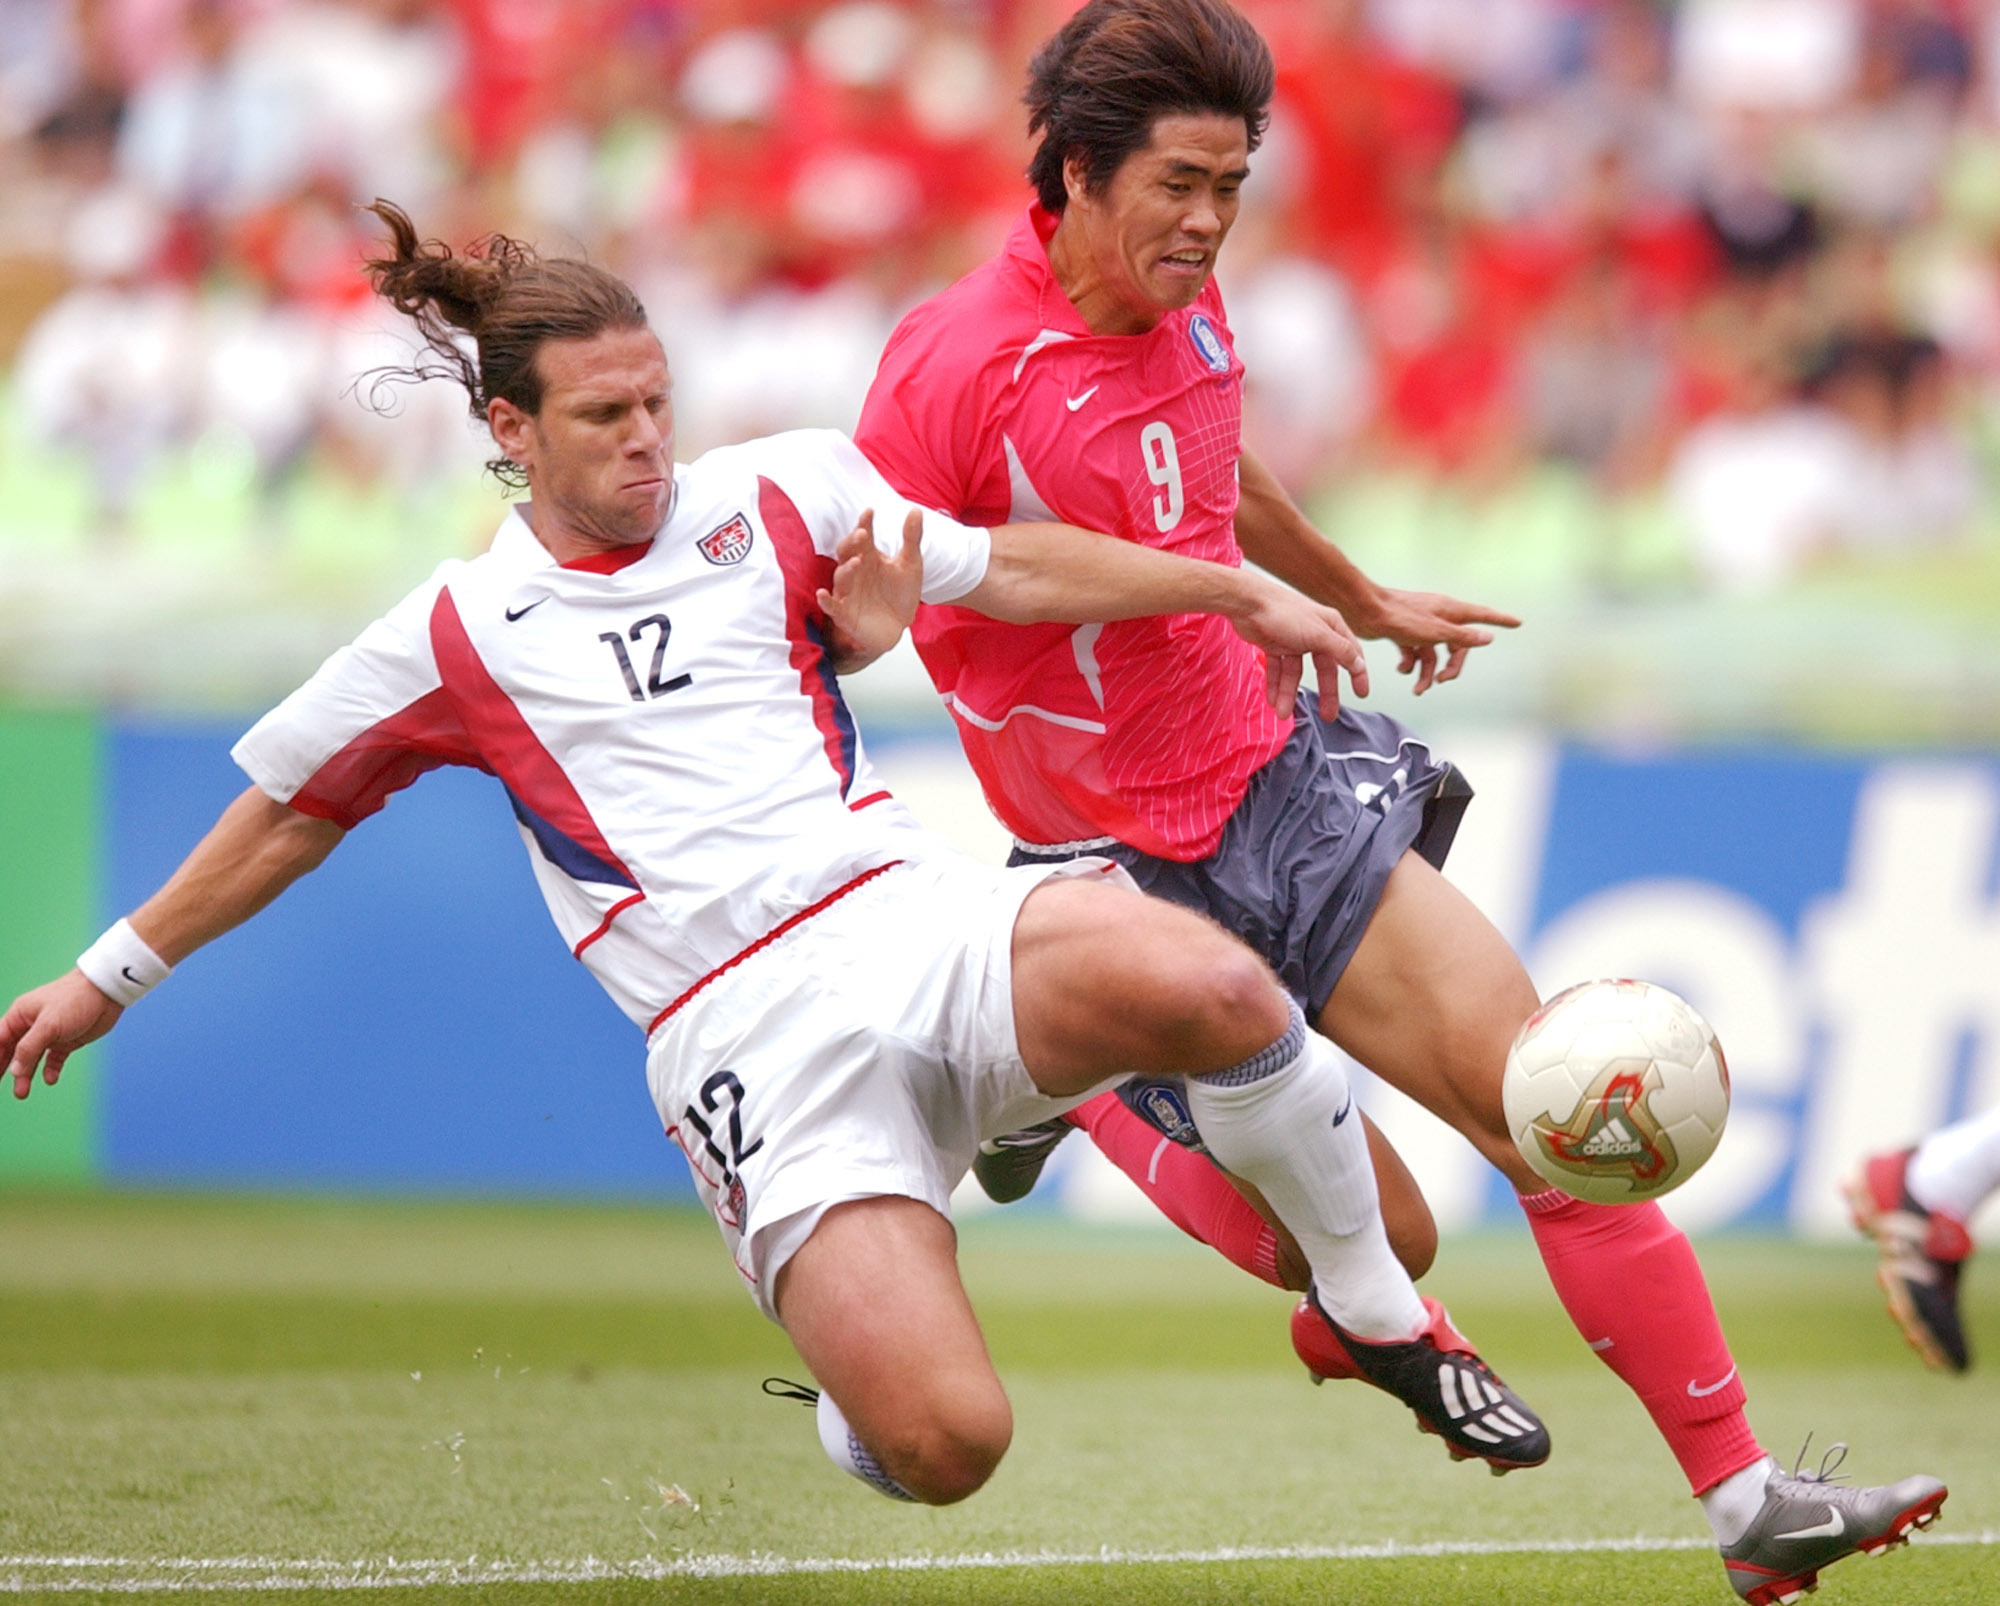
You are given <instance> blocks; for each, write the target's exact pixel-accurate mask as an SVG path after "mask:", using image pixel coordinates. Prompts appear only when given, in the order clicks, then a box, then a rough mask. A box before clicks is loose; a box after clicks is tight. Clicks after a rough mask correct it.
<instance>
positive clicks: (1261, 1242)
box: [1069, 1093, 1284, 1288]
mask: <svg viewBox="0 0 2000 1606" xmlns="http://www.w3.org/2000/svg"><path fill="white" fill-rule="evenodd" d="M1069 1120H1070V1121H1071V1123H1072V1124H1074V1125H1076V1126H1080V1127H1082V1128H1083V1130H1084V1131H1086V1132H1088V1133H1089V1134H1090V1140H1091V1142H1093V1143H1095V1144H1096V1145H1097V1146H1098V1148H1100V1149H1102V1150H1103V1151H1104V1154H1105V1156H1106V1158H1108V1159H1109V1160H1110V1161H1111V1163H1112V1164H1113V1165H1115V1166H1116V1167H1118V1169H1119V1170H1120V1171H1123V1172H1124V1173H1125V1175H1126V1176H1128V1177H1130V1178H1131V1179H1132V1180H1133V1181H1134V1182H1136V1183H1137V1184H1138V1185H1139V1189H1140V1191H1141V1192H1142V1193H1144V1194H1145V1195H1146V1197H1147V1198H1148V1199H1150V1200H1152V1201H1153V1203H1154V1204H1155V1205H1157V1206H1158V1207H1159V1209H1160V1213H1161V1214H1162V1215H1164V1216H1165V1217H1166V1218H1167V1220H1169V1221H1171V1222H1172V1223H1173V1224H1174V1225H1175V1226H1176V1227H1178V1228H1180V1230H1181V1231H1182V1232H1184V1233H1186V1234H1187V1235H1188V1236H1189V1237H1190V1238H1198V1239H1200V1240H1201V1241H1202V1242H1203V1243H1205V1244H1207V1245H1208V1246H1209V1247H1210V1248H1212V1249H1215V1250H1217V1251H1219V1252H1220V1253H1221V1254H1223V1255H1224V1256H1226V1257H1227V1258H1228V1259H1230V1260H1232V1261H1234V1262H1235V1263H1236V1264H1237V1265H1239V1266H1241V1267H1242V1268H1243V1269H1244V1270H1245V1271H1247V1272H1249V1273H1250V1275H1251V1276H1253V1277H1261V1278H1263V1279H1264V1281H1265V1282H1267V1283H1270V1284H1271V1285H1273V1286H1274V1287H1278V1288H1282V1287H1284V1284H1283V1282H1281V1281H1280V1280H1279V1277H1278V1239H1277V1235H1276V1234H1275V1233H1274V1232H1272V1231H1271V1227H1270V1224H1269V1223H1268V1222H1266V1221H1265V1220H1264V1218H1263V1217H1262V1216H1260V1215H1258V1214H1257V1212H1256V1210H1254V1209H1253V1208H1252V1207H1251V1205H1250V1203H1249V1201H1248V1200H1246V1199H1245V1198H1244V1197H1243V1195H1242V1194H1240V1193H1238V1192H1237V1191H1236V1190H1235V1189H1234V1188H1233V1187H1231V1186H1230V1184H1229V1179H1228V1178H1227V1177H1225V1176H1224V1175H1223V1174H1222V1172H1221V1171H1220V1170H1218V1169H1217V1167H1216V1165H1215V1162H1214V1161H1213V1160H1210V1159H1209V1158H1208V1157H1207V1156H1206V1155H1201V1154H1196V1153H1195V1152H1194V1151H1193V1150H1191V1149H1184V1148H1182V1147H1181V1146H1180V1145H1179V1144H1178V1143H1176V1142H1174V1141H1173V1140H1172V1139H1171V1138H1164V1137H1161V1136H1160V1134H1159V1133H1158V1132H1156V1131H1155V1130H1154V1129H1153V1128H1152V1127H1150V1126H1148V1125H1147V1124H1146V1123H1145V1122H1144V1121H1142V1120H1140V1119H1139V1117H1138V1116H1136V1115H1134V1114H1133V1113H1132V1112H1131V1111H1130V1110H1128V1109H1127V1108H1126V1107H1125V1104H1124V1101H1123V1100H1121V1099H1120V1098H1119V1097H1118V1095H1117V1094H1116V1093H1100V1094H1099V1095H1098V1096H1097V1097H1096V1098H1094V1099H1092V1100H1091V1101H1090V1102H1089V1103H1088V1104H1080V1105H1078V1106H1077V1107H1076V1108H1075V1109H1073V1110H1071V1111H1070V1112H1069Z"/></svg>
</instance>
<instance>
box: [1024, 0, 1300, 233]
mask: <svg viewBox="0 0 2000 1606" xmlns="http://www.w3.org/2000/svg"><path fill="white" fill-rule="evenodd" d="M1276 79H1277V69H1276V68H1275V67H1274V66H1273V65H1272V62H1271V50H1270V47H1269V46H1268V45H1266V44H1265V43H1264V41H1263V38H1262V37H1261V36H1260V35H1259V34H1258V32H1257V30H1256V29H1255V28H1253V27H1252V26H1251V25H1250V23H1249V20H1248V19H1247V18H1245V17H1244V16H1243V14H1242V13H1241V12H1239V11H1237V10H1236V9H1235V8H1234V7H1232V6H1230V5H1229V4H1228V3H1227V0H1090V4H1088V5H1087V6H1085V7H1084V8H1083V9H1082V10H1081V11H1079V12H1078V13H1077V14H1076V15H1075V16H1073V17H1071V18H1070V19H1069V21H1068V22H1066V23H1065V24H1063V27H1062V30H1061V32H1059V33H1058V34H1057V35H1056V36H1055V37H1054V38H1053V39H1051V40H1050V41H1049V42H1048V43H1047V44H1046V45H1044V46H1042V48H1041V50H1040V52H1039V53H1037V55H1036V56H1035V59H1034V61H1033V62H1031V63H1030V64H1029V67H1028V89H1027V93H1026V95H1025V96H1023V99H1024V100H1026V102H1027V105H1028V132H1029V133H1030V134H1039V135H1040V136H1041V143H1040V144H1039V145H1037V146H1036V147H1035V155H1034V159H1033V160H1032V161H1031V162H1029V164H1028V182H1029V183H1030V184H1032V185H1034V187H1035V193H1036V195H1037V196H1038V197H1039V199H1040V200H1041V203H1042V205H1043V206H1045V207H1047V208H1048V209H1049V210H1050V211H1051V212H1060V211H1061V210H1062V209H1063V206H1064V205H1065V203H1066V202H1067V201H1068V199H1069V197H1068V194H1067V192H1066V191H1065V190H1064V188H1063V163H1064V162H1065V161H1066V160H1067V159H1069V158H1070V157H1075V158H1076V159H1077V160H1078V161H1080V162H1081V163H1082V164H1083V170H1084V182H1085V184H1086V186H1087V187H1088V189H1089V191H1090V193H1091V194H1092V195H1101V194H1103V193H1104V190H1105V187H1106V186H1107V185H1108V184H1110V182H1111V178H1112V175H1113V174H1114V173H1116V172H1117V171H1118V169H1119V168H1120V167H1121V166H1122V165H1124V162H1125V158H1126V157H1128V156H1130V155H1131V154H1132V153H1133V152H1134V151H1139V150H1143V149H1145V147H1146V144H1147V142H1148V141H1149V140H1151V138H1152V137H1153V124H1154V123H1155V122H1157V121H1158V120H1159V119H1160V118H1161V117H1166V116H1171V115H1173V114H1174V113H1177V112H1189V113H1201V112H1214V113H1216V114H1218V115H1220V116H1223V117H1240V118H1242V119H1243V129H1244V132H1245V134H1247V135H1248V136H1249V141H1250V149H1252V150H1253V151H1254V150H1255V149H1256V148H1257V145H1258V142H1259V141H1261V140H1262V139H1263V137H1264V129H1265V126H1266V125H1267V124H1268V123H1269V122H1270V119H1271V93H1272V90H1273V88H1274V87H1275V84H1276Z"/></svg>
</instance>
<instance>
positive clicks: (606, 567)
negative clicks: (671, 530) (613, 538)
mask: <svg viewBox="0 0 2000 1606" xmlns="http://www.w3.org/2000/svg"><path fill="white" fill-rule="evenodd" d="M652 550H653V541H652V537H650V536H648V537H647V538H646V539H645V540H643V541H635V542H633V544H632V545H631V546H615V547H613V548H611V550H610V551H608V552H592V553H590V554H589V555H588V556H587V557H581V558H571V559H570V560H569V562H567V563H561V564H558V565H556V567H558V568H561V569H581V570H582V571H583V572H584V573H585V574H616V573H617V572H618V571H619V570H620V569H624V568H629V567H630V566H631V565H632V564H635V563H637V562H638V561H639V560H640V559H641V558H643V557H644V556H645V555H646V554H647V553H648V552H650V551H652Z"/></svg>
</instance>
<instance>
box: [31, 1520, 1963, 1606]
mask: <svg viewBox="0 0 2000 1606" xmlns="http://www.w3.org/2000/svg"><path fill="white" fill-rule="evenodd" d="M1916 1543H1918V1544H1921V1545H2000V1530H1994V1529H1988V1530H1986V1531H1984V1532H1981V1533H1969V1534H1938V1535H1935V1536H1933V1535H1928V1534H1920V1535H1918V1536H1916ZM1711 1548H1712V1546H1711V1545H1710V1543H1709V1541H1708V1540H1706V1539H1647V1538H1632V1539H1546V1540H1523V1541H1511V1540H1482V1539H1466V1540H1439V1541H1437V1542H1435V1543H1431V1544H1402V1543H1396V1542H1391V1543H1388V1544H1379V1545H1274V1546H1268V1547H1258V1546H1244V1547H1239V1548H1231V1549H1223V1550H1159V1551H1139V1550H1113V1549H1110V1548H1108V1547H1107V1548H1105V1549H1103V1550H1096V1551H1082V1552H1062V1551H1051V1550H1033V1551H999V1552H991V1551H989V1552H983V1553H980V1554H977V1555H969V1556H886V1557H859V1556H809V1557H799V1558H791V1557H785V1556H694V1555H690V1556H677V1557H670V1558H666V1559H662V1558H660V1557H657V1556H647V1557H643V1558H641V1559H638V1560H631V1561H611V1560H603V1559H600V1558H598V1557H594V1556H589V1557H585V1558H584V1559H583V1560H581V1561H481V1560H479V1558H478V1557H476V1556H471V1557H467V1558H466V1559H465V1560H463V1561H451V1560H436V1561H398V1560H397V1559H396V1558H395V1557H393V1556H390V1557H384V1558H382V1559H380V1560H376V1561H351V1562H348V1561H288V1560H280V1559H277V1558H274V1557H270V1556H181V1557H175V1558H171V1559H169V1558H165V1557H154V1558H139V1557H127V1556H0V1595H4V1594H14V1595H20V1594H27V1593H29V1592H31V1591H33V1592H37V1593H55V1592H62V1591H80V1590H98V1591H103V1592H106V1593H113V1592H115V1593H131V1594H137V1593H141V1592H155V1591H158V1592H166V1591H210V1590H271V1589H407V1588H411V1587H419V1588H421V1587H440V1586H447V1587H448V1586H451V1585H470V1584H585V1583H606V1582H612V1581H615V1580H618V1579H636V1580H640V1581H642V1582H660V1581H664V1580H666V1579H672V1578H771V1577H779V1576H784V1575H787V1574H797V1573H877V1572H896V1573H926V1572H965V1571H974V1570H979V1569H990V1568H1001V1567H1131V1566H1158V1565H1164V1564H1170V1563H1177V1562H1178V1563H1188V1562H1195V1563H1217V1562H1232V1561H1399V1560H1405V1559H1410V1558H1417V1557H1426V1556H1560V1555H1574V1554H1578V1553H1581V1552H1589V1551H1621V1552H1640V1553H1649V1552H1660V1551H1672V1550H1708V1549H1711Z"/></svg>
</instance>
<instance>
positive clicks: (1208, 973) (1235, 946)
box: [1170, 932, 1291, 1069]
mask: <svg viewBox="0 0 2000 1606" xmlns="http://www.w3.org/2000/svg"><path fill="white" fill-rule="evenodd" d="M1176 968H1177V970H1178V972H1179V973H1178V974H1177V975H1175V976H1174V977H1172V978H1171V980H1170V986H1171V988H1172V996H1173V997H1174V998H1176V999H1178V1000H1179V1001H1180V1004H1181V1008H1182V1010H1183V1011H1185V1012H1186V1014H1187V1015H1188V1016H1189V1017H1190V1018H1189V1020H1188V1021H1187V1023H1186V1029H1187V1030H1188V1031H1189V1032H1190V1034H1191V1035H1192V1037H1193V1038H1194V1039H1195V1040H1197V1041H1200V1042H1204V1043H1211V1044H1213V1045H1215V1048H1214V1052H1215V1054H1216V1056H1217V1057H1218V1058H1219V1059H1220V1060H1221V1062H1222V1064H1224V1065H1227V1064H1233V1063H1235V1062H1236V1061H1237V1060H1242V1059H1248V1058H1249V1057H1250V1056H1251V1055H1252V1054H1255V1053H1257V1052H1259V1051H1260V1050H1261V1049H1263V1048H1265V1047H1266V1046H1268V1045H1269V1044H1270V1043H1272V1042H1274V1041H1275V1040H1276V1039H1277V1038H1279V1037H1280V1036H1282V1035H1283V1034H1284V1031H1285V1028H1286V1027H1287V1026H1289V1025H1290V1024H1291V1009H1290V1007H1289V1006H1288V1005H1287V1003H1286V1001H1285V995H1284V993H1283V991H1282V990H1281V989H1280V988H1279V986H1278V983H1277V980H1276V978H1275V977H1273V976H1272V974H1271V972H1270V970H1269V968H1268V967H1267V966H1266V965H1265V964H1264V961H1263V960H1261V959H1259V958H1258V957H1257V956H1256V955H1255V954H1253V953H1252V952H1251V951H1250V950H1249V949H1248V948H1245V947H1244V946H1243V945H1242V944H1241V943H1239V942H1236V941H1233V940H1232V939H1229V938H1227V937H1224V936H1222V935H1221V933H1219V932H1218V933H1217V934H1216V936H1215V938H1214V940H1212V941H1210V942H1206V943H1203V944H1202V945H1201V946H1200V948H1199V949H1198V950H1197V951H1194V952H1191V953H1190V954H1189V955H1188V958H1187V962H1186V963H1185V964H1183V965H1181V966H1179V967H1176ZM1219 1068H1220V1066H1218V1069H1219Z"/></svg>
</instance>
